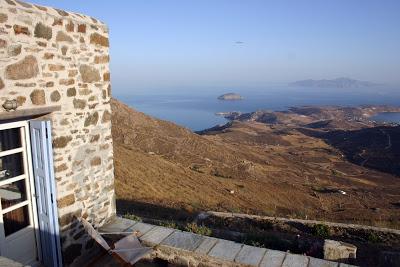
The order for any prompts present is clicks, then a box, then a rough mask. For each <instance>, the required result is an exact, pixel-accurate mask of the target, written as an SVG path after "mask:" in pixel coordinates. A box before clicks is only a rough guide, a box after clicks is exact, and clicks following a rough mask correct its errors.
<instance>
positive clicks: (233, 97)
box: [218, 93, 243, 100]
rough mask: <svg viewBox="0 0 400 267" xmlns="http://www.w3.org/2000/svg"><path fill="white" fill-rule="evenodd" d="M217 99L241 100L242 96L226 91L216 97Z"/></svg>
mask: <svg viewBox="0 0 400 267" xmlns="http://www.w3.org/2000/svg"><path fill="white" fill-rule="evenodd" d="M218 99H219V100H242V99H243V97H242V96H241V95H239V94H235V93H227V94H223V95H220V96H219V97H218Z"/></svg>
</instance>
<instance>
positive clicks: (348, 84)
mask: <svg viewBox="0 0 400 267" xmlns="http://www.w3.org/2000/svg"><path fill="white" fill-rule="evenodd" d="M289 85H290V86H300V87H321V88H324V87H325V88H360V87H372V86H377V85H378V84H376V83H372V82H367V81H359V80H354V79H350V78H336V79H333V80H327V79H323V80H312V79H308V80H302V81H296V82H293V83H290V84H289Z"/></svg>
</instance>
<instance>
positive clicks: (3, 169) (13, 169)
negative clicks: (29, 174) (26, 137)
mask: <svg viewBox="0 0 400 267" xmlns="http://www.w3.org/2000/svg"><path fill="white" fill-rule="evenodd" d="M22 174H24V164H23V160H22V153H17V154H12V155H8V156H5V157H1V158H0V181H2V180H6V179H9V178H12V177H16V176H19V175H22Z"/></svg>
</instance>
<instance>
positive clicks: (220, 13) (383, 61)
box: [30, 0, 400, 92]
mask: <svg viewBox="0 0 400 267" xmlns="http://www.w3.org/2000/svg"><path fill="white" fill-rule="evenodd" d="M30 2H34V3H38V4H42V5H48V6H53V7H58V8H62V9H65V10H70V11H75V12H80V13H84V14H87V15H91V16H93V17H96V18H98V19H100V20H102V21H104V22H106V23H107V24H108V26H109V28H110V45H111V52H110V53H111V75H112V83H113V89H114V90H116V91H118V92H121V91H124V90H143V89H148V88H158V89H167V88H192V87H208V88H210V87H213V86H215V87H222V86H226V87H228V86H229V87H246V86H262V85H263V84H267V83H271V82H286V81H292V80H298V79H307V78H315V79H319V78H335V77H342V76H346V77H351V78H356V79H362V80H370V81H376V82H386V83H400V1H399V0H392V1H390V0H382V1H378V0H374V1H372V0H371V1H368V0H358V1H356V0H332V1H328V0H319V1H317V0H315V1H311V0H310V1H306V0H304V1H299V0H293V1H278V0H276V1H267V0H260V1H256V0H241V1H238V0H197V1H195V0H181V1H178V0H140V1H139V0H135V1H118V0H113V1H110V0H108V1H103V0H96V1H81V0H80V1H77V0H57V1H55V0H54V1H50V0H33V1H30ZM237 42H242V43H237Z"/></svg>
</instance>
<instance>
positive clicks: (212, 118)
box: [114, 85, 400, 131]
mask: <svg viewBox="0 0 400 267" xmlns="http://www.w3.org/2000/svg"><path fill="white" fill-rule="evenodd" d="M230 92H234V93H237V94H240V95H241V96H242V97H243V100H235V101H224V100H218V99H217V98H218V96H220V95H222V94H225V93H230ZM114 96H115V97H116V98H117V99H119V100H121V101H122V102H124V103H126V104H128V105H129V106H131V107H133V108H134V109H136V110H138V111H141V112H144V113H146V114H148V115H151V116H154V117H156V118H159V119H163V120H168V121H172V122H174V123H176V124H178V125H181V126H184V127H186V128H189V129H191V130H193V131H199V130H204V129H207V128H210V127H213V126H216V125H221V124H224V123H226V122H227V120H226V119H225V118H223V117H222V116H218V115H216V113H218V112H229V111H239V112H252V111H257V110H271V111H282V110H287V109H288V108H289V107H293V106H305V105H313V106H321V105H338V106H359V105H392V106H400V86H398V87H396V86H377V87H366V88H315V87H312V88H305V87H291V86H287V85H270V86H265V87H260V88H250V89H249V88H236V89H230V88H218V89H213V88H196V89H187V90H185V89H179V90H178V89H175V90H173V89H163V90H159V91H156V90H153V91H148V92H136V93H135V91H129V90H124V91H123V93H119V92H117V93H116V94H114ZM374 119H375V120H378V121H385V122H395V123H400V113H380V114H377V115H376V116H375V117H374Z"/></svg>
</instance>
